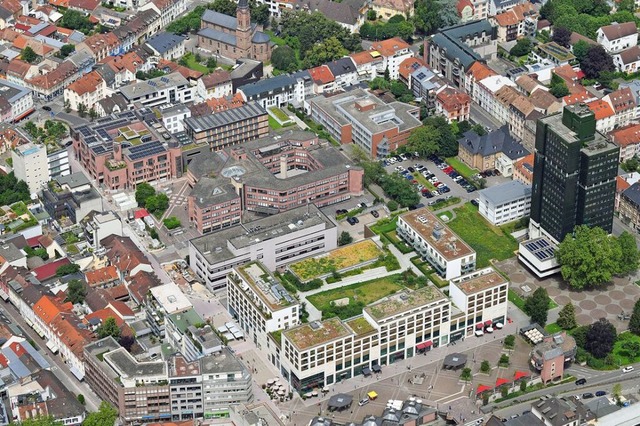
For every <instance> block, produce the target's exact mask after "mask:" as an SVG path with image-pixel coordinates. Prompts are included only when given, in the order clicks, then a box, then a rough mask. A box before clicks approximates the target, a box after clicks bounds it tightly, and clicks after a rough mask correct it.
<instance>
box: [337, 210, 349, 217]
mask: <svg viewBox="0 0 640 426" xmlns="http://www.w3.org/2000/svg"><path fill="white" fill-rule="evenodd" d="M347 213H348V212H347V210H346V209H338V210H336V216H337V215H341V214H347Z"/></svg>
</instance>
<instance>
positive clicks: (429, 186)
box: [413, 172, 436, 190]
mask: <svg viewBox="0 0 640 426" xmlns="http://www.w3.org/2000/svg"><path fill="white" fill-rule="evenodd" d="M413 177H414V179H415V180H417V181H418V182H420V183H421V184H422V185H424V186H426V187H427V189H429V190H433V189H436V187H435V186H433V184H432V183H431V182H429V181H428V180H426V179H425V178H424V176H422V175H421V174H420V173H417V172H416V173H414V174H413Z"/></svg>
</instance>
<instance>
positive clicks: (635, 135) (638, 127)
mask: <svg viewBox="0 0 640 426" xmlns="http://www.w3.org/2000/svg"><path fill="white" fill-rule="evenodd" d="M609 136H610V137H611V140H612V141H613V143H615V144H616V145H618V146H619V147H621V148H624V147H626V146H629V145H637V144H640V124H631V125H629V126H625V127H621V128H619V129H616V130H613V131H612V132H611V133H609Z"/></svg>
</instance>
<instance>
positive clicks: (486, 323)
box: [484, 320, 493, 327]
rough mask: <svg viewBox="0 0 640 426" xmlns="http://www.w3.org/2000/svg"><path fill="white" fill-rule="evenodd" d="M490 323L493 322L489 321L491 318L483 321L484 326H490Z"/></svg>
mask: <svg viewBox="0 0 640 426" xmlns="http://www.w3.org/2000/svg"><path fill="white" fill-rule="evenodd" d="M491 324H493V321H491V320H486V321H485V322H484V326H485V327H491Z"/></svg>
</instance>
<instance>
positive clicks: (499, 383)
mask: <svg viewBox="0 0 640 426" xmlns="http://www.w3.org/2000/svg"><path fill="white" fill-rule="evenodd" d="M508 383H509V380H507V379H504V378H501V377H500V378H498V380H496V388H499V387H500V386H502V385H506V384H508Z"/></svg>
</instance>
